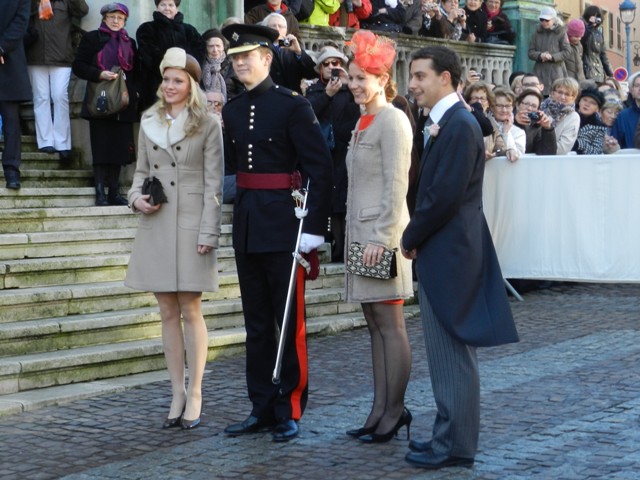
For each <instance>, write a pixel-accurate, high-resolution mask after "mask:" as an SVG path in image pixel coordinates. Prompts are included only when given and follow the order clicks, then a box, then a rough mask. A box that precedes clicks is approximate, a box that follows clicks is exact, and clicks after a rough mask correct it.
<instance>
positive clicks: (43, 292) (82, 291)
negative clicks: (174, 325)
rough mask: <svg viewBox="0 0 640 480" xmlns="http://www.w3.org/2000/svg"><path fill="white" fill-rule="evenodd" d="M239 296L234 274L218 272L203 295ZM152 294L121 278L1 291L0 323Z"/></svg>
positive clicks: (107, 306) (111, 305)
mask: <svg viewBox="0 0 640 480" xmlns="http://www.w3.org/2000/svg"><path fill="white" fill-rule="evenodd" d="M239 296H240V290H239V287H238V279H237V275H236V274H235V273H222V274H220V289H219V291H218V292H216V293H208V294H205V295H204V296H203V298H205V299H207V300H209V299H211V300H222V299H225V298H237V297H239ZM154 304H155V299H154V298H153V295H151V294H149V293H145V292H139V291H137V290H132V289H130V288H127V287H125V286H124V284H123V283H122V281H117V282H102V283H86V284H76V285H62V286H59V285H55V286H47V287H34V288H24V289H12V290H0V323H8V322H18V321H23V320H37V319H41V318H50V317H65V316H71V315H81V314H88V313H99V312H105V311H111V310H127V309H131V308H141V307H149V306H151V305H154Z"/></svg>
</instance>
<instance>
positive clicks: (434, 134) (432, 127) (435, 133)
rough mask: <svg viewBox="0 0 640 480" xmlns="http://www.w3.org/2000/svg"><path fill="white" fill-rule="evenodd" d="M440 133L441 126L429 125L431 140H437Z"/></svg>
mask: <svg viewBox="0 0 640 480" xmlns="http://www.w3.org/2000/svg"><path fill="white" fill-rule="evenodd" d="M439 132H440V125H438V124H437V123H434V124H433V125H429V136H430V137H431V138H436V137H437V136H438V133H439Z"/></svg>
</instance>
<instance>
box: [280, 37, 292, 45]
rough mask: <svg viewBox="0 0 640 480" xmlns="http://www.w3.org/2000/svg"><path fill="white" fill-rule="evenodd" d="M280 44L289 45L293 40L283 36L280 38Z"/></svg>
mask: <svg viewBox="0 0 640 480" xmlns="http://www.w3.org/2000/svg"><path fill="white" fill-rule="evenodd" d="M278 45H280V46H281V47H288V46H290V45H291V42H290V41H289V39H288V38H281V39H280V40H278Z"/></svg>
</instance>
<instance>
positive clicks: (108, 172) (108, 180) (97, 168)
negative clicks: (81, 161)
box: [93, 165, 122, 193]
mask: <svg viewBox="0 0 640 480" xmlns="http://www.w3.org/2000/svg"><path fill="white" fill-rule="evenodd" d="M121 168H122V167H121V166H120V165H94V166H93V178H94V181H95V184H96V186H98V185H102V186H104V187H108V188H109V193H111V192H112V190H113V192H116V193H117V192H118V189H119V188H120V169H121Z"/></svg>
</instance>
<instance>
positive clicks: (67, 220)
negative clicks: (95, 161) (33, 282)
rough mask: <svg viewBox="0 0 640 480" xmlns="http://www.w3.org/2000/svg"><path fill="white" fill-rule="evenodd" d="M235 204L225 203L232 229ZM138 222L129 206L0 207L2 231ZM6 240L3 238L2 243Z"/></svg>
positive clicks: (119, 225) (88, 227) (103, 226)
mask: <svg viewBox="0 0 640 480" xmlns="http://www.w3.org/2000/svg"><path fill="white" fill-rule="evenodd" d="M232 212H233V206H232V205H223V209H222V219H221V221H222V226H223V227H228V228H226V230H223V233H229V232H230V231H231V230H230V229H231V225H230V223H231V215H232ZM137 225H138V215H136V214H135V213H133V212H131V210H130V209H129V207H126V206H108V207H95V206H87V207H81V208H77V207H58V208H3V209H0V232H2V234H8V233H25V234H29V235H30V234H32V233H34V232H54V231H58V232H60V231H65V232H68V231H78V230H84V231H86V230H89V231H90V230H101V229H119V228H123V229H129V228H135V227H136V226H137ZM1 242H2V240H0V245H2V244H3V243H1Z"/></svg>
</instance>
